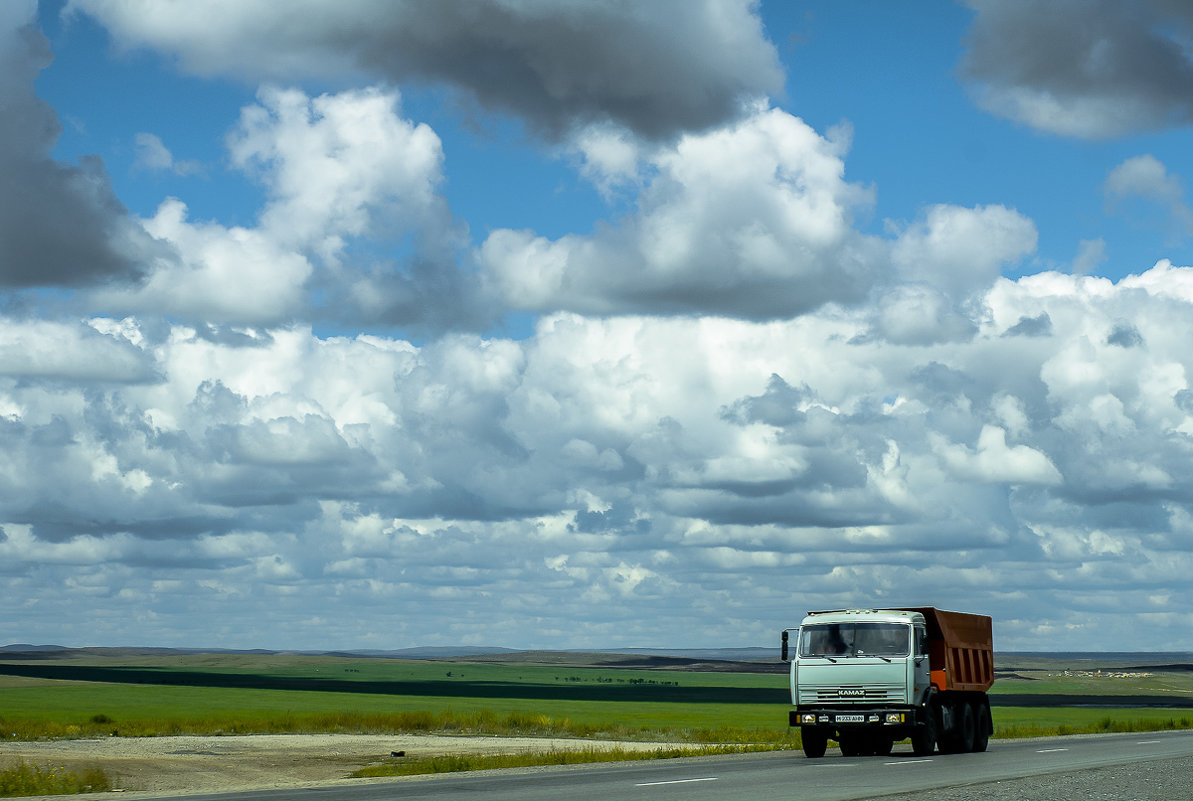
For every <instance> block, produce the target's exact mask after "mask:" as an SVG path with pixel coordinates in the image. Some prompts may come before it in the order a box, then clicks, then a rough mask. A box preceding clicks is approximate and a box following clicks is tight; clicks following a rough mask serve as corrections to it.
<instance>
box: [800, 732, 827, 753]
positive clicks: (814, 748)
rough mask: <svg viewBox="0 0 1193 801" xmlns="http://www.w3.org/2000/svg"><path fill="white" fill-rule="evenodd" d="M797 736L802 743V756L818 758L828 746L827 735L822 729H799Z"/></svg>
mask: <svg viewBox="0 0 1193 801" xmlns="http://www.w3.org/2000/svg"><path fill="white" fill-rule="evenodd" d="M799 738H800V740H802V741H803V743H804V756H806V757H807V758H808V759H820V757H822V756H824V752H825V749H827V748H828V735H827V734H825V732H824V730H823V729H811V728H809V729H800V732H799Z"/></svg>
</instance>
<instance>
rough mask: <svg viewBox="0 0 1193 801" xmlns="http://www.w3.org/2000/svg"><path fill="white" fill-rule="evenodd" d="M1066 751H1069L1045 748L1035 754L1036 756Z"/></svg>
mask: <svg viewBox="0 0 1193 801" xmlns="http://www.w3.org/2000/svg"><path fill="white" fill-rule="evenodd" d="M1068 750H1069V749H1067V748H1045V749H1043V750H1040V751H1036V753H1037V754H1055V753H1056V752H1057V751H1068Z"/></svg>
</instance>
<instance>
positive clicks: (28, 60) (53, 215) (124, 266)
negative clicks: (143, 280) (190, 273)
mask: <svg viewBox="0 0 1193 801" xmlns="http://www.w3.org/2000/svg"><path fill="white" fill-rule="evenodd" d="M50 60H51V55H50V52H49V47H48V44H47V42H46V39H45V37H44V36H43V35H42V34H41V33H40V32H38V31H37V30H36V29H34V28H32V27H30V26H28V25H23V26H20V27H16V28H5V27H2V26H0V108H3V109H4V113H3V114H0V174H2V175H3V176H4V179H3V181H2V182H0V286H3V287H7V288H13V289H21V288H28V287H39V286H40V287H71V286H81V285H88V284H95V283H99V282H106V281H113V280H116V281H129V280H135V279H136V278H138V277H140V276H141V275H142V272H143V268H144V263H145V259H146V258H147V257H148V256H149V255H151V254H152V253H153V247H152V245H151V243H150V240H149V238H148V237H147V236H145V234H144V232H143V231H141V229H140V228H139V227H138V226H137V225H136V224H135V223H134V222H133V221H132V220H131V219H130V218H129V217H128V214H127V211H126V210H125V208H124V206H123V204H121V202H120V201H119V200H118V199H117V198H116V196H115V194H114V193H113V192H112V188H111V185H110V182H109V179H108V175H107V172H106V171H105V169H104V165H103V162H102V161H101V160H100V159H99V158H98V157H96V156H90V157H87V158H84V159H82V160H81V161H80V163H79V164H78V166H74V165H69V164H63V163H61V162H57V161H54V160H53V159H52V158H51V157H50V155H49V154H50V151H51V150H52V149H53V146H54V143H55V142H56V141H57V139H58V136H59V134H60V128H59V124H58V119H57V115H55V113H54V111H53V109H51V108H50V107H49V106H48V105H46V104H45V103H43V102H42V101H40V100H39V99H38V98H37V97H36V96H35V95H34V93H33V81H34V79H35V78H36V77H37V74H38V73H39V72H40V71H41V70H42V69H43V68H45V67H46V66H47V65H48V64H49V62H50Z"/></svg>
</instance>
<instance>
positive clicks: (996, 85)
mask: <svg viewBox="0 0 1193 801" xmlns="http://www.w3.org/2000/svg"><path fill="white" fill-rule="evenodd" d="M968 5H969V6H970V7H971V8H973V9H974V10H975V11H976V12H977V16H976V18H975V19H974V23H973V27H972V28H971V29H970V32H969V36H968V39H967V48H968V49H967V51H966V54H965V56H964V59H963V60H962V63H961V74H962V75H963V77H964V78H965V79H966V80H967V81H969V82H971V84H972V85H973V88H974V91H975V94H976V98H977V101H978V103H979V104H980V105H981V106H982V107H983V108H985V109H986V110H987V111H990V112H992V113H994V114H998V115H1000V116H1003V117H1008V118H1010V119H1014V120H1017V121H1019V122H1023V123H1025V124H1027V125H1030V126H1031V127H1033V128H1038V129H1040V130H1045V131H1049V132H1051V133H1058V134H1064V135H1068V136H1078V137H1085V138H1102V137H1111V136H1120V135H1123V134H1127V133H1132V132H1137V131H1148V130H1157V129H1162V128H1167V127H1171V126H1185V125H1188V124H1189V123H1190V122H1193V57H1191V56H1190V51H1189V46H1188V42H1189V40H1190V37H1191V36H1193V7H1190V6H1189V4H1188V3H1183V2H1179V1H1177V2H1172V1H1171V0H1141V2H1132V3H1124V2H1118V0H1059V1H1058V0H968Z"/></svg>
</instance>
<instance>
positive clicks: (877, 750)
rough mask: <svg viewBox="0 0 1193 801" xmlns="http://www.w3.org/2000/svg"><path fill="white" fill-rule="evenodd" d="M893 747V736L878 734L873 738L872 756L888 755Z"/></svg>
mask: <svg viewBox="0 0 1193 801" xmlns="http://www.w3.org/2000/svg"><path fill="white" fill-rule="evenodd" d="M894 747H895V739H894V738H893V737H884V736H883V735H881V734H880V735H878V736H877V737H875V738H874V756H890V755H891V749H892V748H894Z"/></svg>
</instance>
